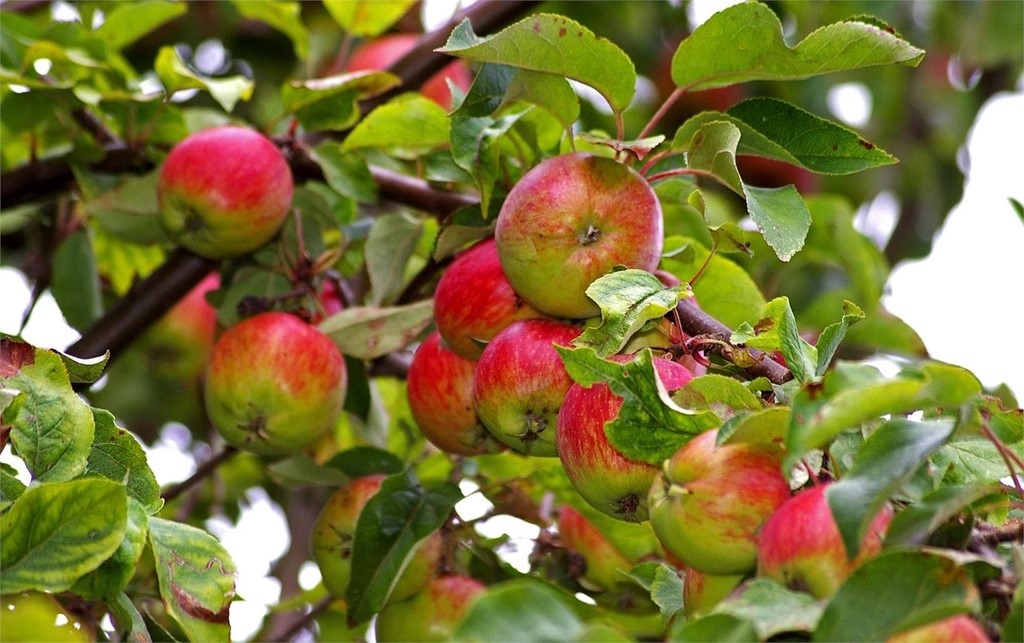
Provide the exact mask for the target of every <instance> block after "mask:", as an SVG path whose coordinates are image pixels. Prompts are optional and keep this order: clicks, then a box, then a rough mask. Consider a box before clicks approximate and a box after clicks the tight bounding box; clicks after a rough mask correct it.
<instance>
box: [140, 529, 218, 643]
mask: <svg viewBox="0 0 1024 643" xmlns="http://www.w3.org/2000/svg"><path fill="white" fill-rule="evenodd" d="M149 542H150V544H151V545H152V547H153V557H154V558H155V559H156V561H155V563H156V564H155V567H156V575H157V581H158V583H159V586H160V597H161V598H162V599H163V601H164V606H165V607H166V608H167V612H168V613H169V614H170V615H171V617H172V618H173V619H174V620H175V621H176V622H177V623H178V625H180V626H181V629H182V630H184V632H185V635H186V636H188V638H189V640H193V641H223V640H225V639H227V638H229V637H230V633H231V628H230V625H229V624H228V611H229V609H230V607H231V602H232V601H233V600H234V599H235V576H236V575H237V572H236V571H235V564H234V563H233V562H232V561H231V556H230V555H229V554H228V552H227V551H225V550H224V548H223V547H222V546H221V544H220V542H218V541H217V539H216V538H214V537H213V536H211V535H210V534H208V533H206V532H205V531H203V530H202V529H197V528H195V527H191V526H189V525H184V524H182V523H179V522H173V521H170V520H164V519H163V518H155V517H154V518H150V520H149Z"/></svg>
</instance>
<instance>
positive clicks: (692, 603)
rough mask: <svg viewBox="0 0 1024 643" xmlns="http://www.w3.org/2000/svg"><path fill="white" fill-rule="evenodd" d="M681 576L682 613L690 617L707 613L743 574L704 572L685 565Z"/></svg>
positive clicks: (730, 591)
mask: <svg viewBox="0 0 1024 643" xmlns="http://www.w3.org/2000/svg"><path fill="white" fill-rule="evenodd" d="M685 574H686V575H685V576H684V577H683V613H684V614H686V616H687V617H688V618H689V617H692V616H696V615H698V614H707V613H708V612H710V611H711V609H712V608H714V606H715V605H718V604H719V603H721V602H722V599H724V598H725V597H726V596H728V595H729V594H731V593H732V590H734V589H736V587H737V586H739V584H740V581H742V580H743V574H729V575H717V574H705V573H704V572H701V571H697V570H696V569H693V568H692V567H685Z"/></svg>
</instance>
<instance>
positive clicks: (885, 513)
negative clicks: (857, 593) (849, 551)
mask: <svg viewBox="0 0 1024 643" xmlns="http://www.w3.org/2000/svg"><path fill="white" fill-rule="evenodd" d="M828 487H829V484H822V485H817V486H815V487H811V488H809V489H804V490H803V491H800V492H799V493H797V494H796V495H795V496H793V497H792V498H791V499H789V500H787V501H786V503H785V504H783V505H782V506H781V507H779V509H778V510H777V511H776V512H775V513H774V514H773V515H772V516H771V518H769V519H768V521H767V522H766V523H765V525H764V529H763V530H762V531H761V541H760V548H759V551H758V555H757V574H758V575H759V576H767V577H769V578H773V579H775V580H777V581H779V582H780V583H782V584H784V585H786V586H787V587H790V588H792V589H796V590H800V591H805V592H809V593H811V594H813V595H814V596H817V597H818V598H826V597H828V596H831V595H832V594H834V593H835V591H836V590H837V589H839V586H840V585H842V584H843V582H844V581H845V580H846V578H847V577H848V576H849V575H850V574H851V573H852V572H853V570H854V569H856V568H857V567H858V566H860V564H861V563H863V562H864V561H866V560H867V559H869V558H871V557H873V556H875V555H876V554H878V552H879V551H881V549H882V540H883V538H884V537H885V532H886V531H888V529H889V523H890V522H891V521H892V517H893V510H892V507H891V506H889V505H888V504H886V505H884V506H883V507H882V508H881V509H880V510H879V511H878V514H876V515H875V517H874V518H873V519H872V521H871V525H870V526H869V527H868V530H867V533H865V534H864V539H863V540H862V541H861V544H860V553H859V554H858V555H857V557H856V558H855V559H853V560H849V559H848V558H847V556H846V546H845V545H844V544H843V538H842V536H841V535H840V534H839V527H838V526H837V525H836V520H835V518H834V517H833V515H832V508H831V507H829V504H828V498H827V497H826V495H825V492H826V490H827V489H828Z"/></svg>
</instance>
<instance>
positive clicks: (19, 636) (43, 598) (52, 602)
mask: <svg viewBox="0 0 1024 643" xmlns="http://www.w3.org/2000/svg"><path fill="white" fill-rule="evenodd" d="M0 619H2V620H0V623H2V625H0V633H2V636H0V640H3V641H4V643H17V642H18V641H25V642H26V643H35V642H37V641H47V642H50V643H59V642H62V641H67V642H68V643H72V642H75V641H95V640H97V638H96V634H97V633H96V627H95V625H91V624H90V623H89V621H87V620H84V619H82V618H80V617H79V616H76V615H75V614H73V613H71V612H69V611H68V610H66V609H65V608H64V607H63V606H62V605H61V604H60V603H58V602H57V599H56V598H54V597H53V596H52V595H50V594H44V593H42V592H34V591H33V592H19V593H16V594H5V595H4V596H3V598H2V599H0Z"/></svg>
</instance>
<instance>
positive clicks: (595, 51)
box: [438, 13, 636, 113]
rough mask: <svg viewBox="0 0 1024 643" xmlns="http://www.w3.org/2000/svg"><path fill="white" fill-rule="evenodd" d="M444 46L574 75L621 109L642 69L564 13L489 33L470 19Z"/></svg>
mask: <svg viewBox="0 0 1024 643" xmlns="http://www.w3.org/2000/svg"><path fill="white" fill-rule="evenodd" d="M438 51H440V52H443V53H447V54H452V55H453V56H459V57H460V58H467V59H469V60H476V61H479V62H486V63H499V64H502V65H509V66H511V67H518V68H521V69H528V70H531V71H539V72H545V73H548V74H555V75H558V76H563V77H566V78H572V79H573V80H577V81H579V82H581V83H583V84H584V85H589V86H591V87H593V88H594V89H596V90H597V91H598V92H599V93H600V94H601V95H602V96H604V98H605V100H607V101H608V104H609V105H610V106H611V108H612V110H613V111H615V112H619V113H621V112H622V111H624V110H625V109H626V107H628V106H629V103H630V102H631V101H632V100H633V93H634V91H635V85H636V69H635V68H634V67H633V61H632V60H630V59H629V56H627V55H626V54H625V53H624V52H623V51H622V50H621V49H619V48H618V47H617V46H615V45H614V44H613V43H612V42H611V41H609V40H606V39H604V38H601V37H599V36H596V35H595V34H594V33H593V32H591V31H590V30H589V29H587V28H586V27H584V26H583V25H581V24H579V23H577V22H575V21H573V20H570V19H568V18H565V17H563V16H557V15H553V14H546V13H540V14H535V15H532V16H530V17H529V18H526V19H524V20H521V21H519V22H517V23H515V24H514V25H512V26H510V27H507V28H505V29H504V30H502V31H500V32H499V33H497V34H495V35H493V36H490V37H485V38H481V37H479V36H477V35H476V34H475V33H473V27H472V25H470V23H469V20H465V21H463V22H462V23H461V24H460V25H459V26H457V27H456V28H455V29H454V30H453V31H452V34H451V36H449V37H448V43H447V44H446V45H445V46H444V47H442V48H441V49H439V50H438Z"/></svg>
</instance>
